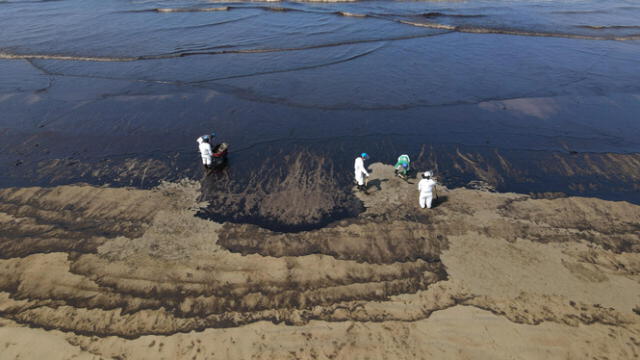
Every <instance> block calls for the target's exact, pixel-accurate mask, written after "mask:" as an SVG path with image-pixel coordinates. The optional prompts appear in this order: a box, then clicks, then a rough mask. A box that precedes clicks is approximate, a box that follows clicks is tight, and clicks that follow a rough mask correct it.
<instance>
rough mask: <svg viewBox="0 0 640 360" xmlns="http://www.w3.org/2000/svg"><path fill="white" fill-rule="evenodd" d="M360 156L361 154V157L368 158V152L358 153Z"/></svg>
mask: <svg viewBox="0 0 640 360" xmlns="http://www.w3.org/2000/svg"><path fill="white" fill-rule="evenodd" d="M360 156H361V157H362V158H363V159H368V158H369V154H367V153H362V154H360Z"/></svg>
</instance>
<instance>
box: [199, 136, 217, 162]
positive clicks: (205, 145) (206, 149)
mask: <svg viewBox="0 0 640 360" xmlns="http://www.w3.org/2000/svg"><path fill="white" fill-rule="evenodd" d="M196 141H197V142H198V150H199V151H200V156H201V157H202V165H203V166H204V170H205V171H208V170H210V169H211V156H212V155H213V151H212V150H211V136H209V135H202V136H200V137H199V138H198V139H197V140H196Z"/></svg>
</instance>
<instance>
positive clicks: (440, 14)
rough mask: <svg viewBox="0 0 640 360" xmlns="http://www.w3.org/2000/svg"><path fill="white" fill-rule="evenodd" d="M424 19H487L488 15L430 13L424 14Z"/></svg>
mask: <svg viewBox="0 0 640 360" xmlns="http://www.w3.org/2000/svg"><path fill="white" fill-rule="evenodd" d="M422 16H423V17H426V18H437V17H452V18H481V17H486V16H487V15H478V14H446V13H441V12H428V13H424V14H422Z"/></svg>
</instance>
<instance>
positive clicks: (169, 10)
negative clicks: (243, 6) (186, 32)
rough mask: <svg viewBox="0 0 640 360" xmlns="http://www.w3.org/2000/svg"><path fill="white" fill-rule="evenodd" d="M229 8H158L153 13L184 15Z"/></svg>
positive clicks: (227, 8)
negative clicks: (185, 13)
mask: <svg viewBox="0 0 640 360" xmlns="http://www.w3.org/2000/svg"><path fill="white" fill-rule="evenodd" d="M228 10H229V7H228V6H220V7H212V8H156V9H153V10H151V11H155V12H159V13H184V12H211V11H228Z"/></svg>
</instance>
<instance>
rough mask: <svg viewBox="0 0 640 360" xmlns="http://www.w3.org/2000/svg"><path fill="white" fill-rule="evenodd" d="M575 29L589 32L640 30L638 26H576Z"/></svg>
mask: <svg viewBox="0 0 640 360" xmlns="http://www.w3.org/2000/svg"><path fill="white" fill-rule="evenodd" d="M576 27H579V28H583V29H591V30H624V29H640V25H577V26H576Z"/></svg>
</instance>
